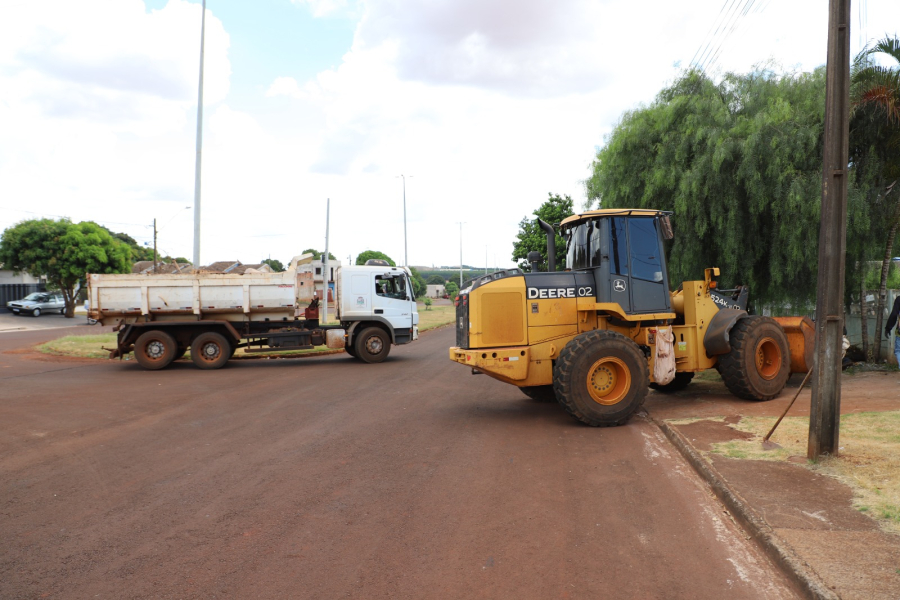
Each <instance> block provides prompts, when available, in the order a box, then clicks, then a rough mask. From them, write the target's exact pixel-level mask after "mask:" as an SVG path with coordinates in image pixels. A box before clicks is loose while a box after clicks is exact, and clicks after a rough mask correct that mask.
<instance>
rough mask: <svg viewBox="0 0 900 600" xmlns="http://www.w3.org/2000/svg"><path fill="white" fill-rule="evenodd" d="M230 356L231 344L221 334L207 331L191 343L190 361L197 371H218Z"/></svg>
mask: <svg viewBox="0 0 900 600" xmlns="http://www.w3.org/2000/svg"><path fill="white" fill-rule="evenodd" d="M231 354H232V349H231V343H230V342H229V341H228V339H227V338H226V337H225V336H224V335H222V334H221V333H216V332H214V331H207V332H206V333H201V334H200V335H198V336H197V337H195V338H194V341H192V342H191V360H192V361H194V365H195V366H196V367H197V368H198V369H220V368H222V367H224V366H225V363H227V362H228V359H229V358H231Z"/></svg>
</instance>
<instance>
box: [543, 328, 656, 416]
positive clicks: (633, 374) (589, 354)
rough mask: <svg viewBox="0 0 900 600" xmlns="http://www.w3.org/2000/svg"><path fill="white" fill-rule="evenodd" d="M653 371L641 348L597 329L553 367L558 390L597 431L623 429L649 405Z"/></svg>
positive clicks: (572, 345) (567, 348) (575, 340)
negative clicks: (648, 392)
mask: <svg viewBox="0 0 900 600" xmlns="http://www.w3.org/2000/svg"><path fill="white" fill-rule="evenodd" d="M649 380H650V371H649V368H648V367H647V359H646V357H645V356H644V353H643V352H641V350H640V348H638V346H637V344H635V343H634V341H632V340H631V339H629V338H627V337H625V336H624V335H622V334H620V333H616V332H613V331H607V330H602V329H598V330H594V331H588V332H586V333H582V334H581V335H578V336H576V337H575V338H573V339H572V340H571V341H570V342H569V343H568V344H566V346H565V347H564V348H563V349H562V351H561V352H560V353H559V359H557V361H556V364H555V365H554V367H553V389H554V390H555V392H556V398H557V399H558V401H559V403H560V404H562V406H563V408H565V409H566V411H567V412H568V413H569V414H570V415H572V416H573V417H575V418H576V419H577V420H579V421H581V422H582V423H584V424H586V425H590V426H591V427H615V426H616V425H622V424H623V423H625V422H626V421H628V419H629V418H630V417H631V415H633V414H634V413H635V412H637V410H638V409H639V408H640V407H641V405H642V404H643V403H644V399H645V398H646V397H647V390H648V389H649V387H648V383H649Z"/></svg>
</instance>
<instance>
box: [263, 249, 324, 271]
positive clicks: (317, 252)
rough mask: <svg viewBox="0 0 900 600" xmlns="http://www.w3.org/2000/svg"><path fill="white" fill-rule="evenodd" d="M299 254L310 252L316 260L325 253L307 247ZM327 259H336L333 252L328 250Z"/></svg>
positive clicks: (320, 258)
mask: <svg viewBox="0 0 900 600" xmlns="http://www.w3.org/2000/svg"><path fill="white" fill-rule="evenodd" d="M300 254H312V255H313V256H314V257H315V259H316V260H322V255H323V254H325V253H324V252H322V251H320V250H315V249H313V248H307V249H306V250H304V251H303V252H301V253H300ZM328 260H337V259H336V258H335V257H334V254H332V253H331V252H329V253H328ZM263 262H265V261H263ZM282 270H283V269H282Z"/></svg>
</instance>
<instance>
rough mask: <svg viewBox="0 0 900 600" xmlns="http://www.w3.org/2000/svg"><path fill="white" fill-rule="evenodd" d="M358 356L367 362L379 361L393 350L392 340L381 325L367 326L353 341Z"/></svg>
mask: <svg viewBox="0 0 900 600" xmlns="http://www.w3.org/2000/svg"><path fill="white" fill-rule="evenodd" d="M353 345H354V346H355V348H354V350H356V357H357V358H359V359H360V360H362V361H364V362H367V363H379V362H381V361H383V360H384V359H385V358H387V355H388V353H389V352H390V351H391V340H390V338H388V334H387V333H385V332H384V330H383V329H381V328H380V327H367V328H366V329H363V330H362V332H361V333H360V334H359V335H357V336H356V340H355V341H354V342H353Z"/></svg>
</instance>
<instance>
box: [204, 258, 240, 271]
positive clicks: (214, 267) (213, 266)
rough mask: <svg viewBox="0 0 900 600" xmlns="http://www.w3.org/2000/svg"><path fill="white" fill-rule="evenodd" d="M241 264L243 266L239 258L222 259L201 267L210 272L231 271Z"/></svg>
mask: <svg viewBox="0 0 900 600" xmlns="http://www.w3.org/2000/svg"><path fill="white" fill-rule="evenodd" d="M239 266H241V261H239V260H220V261H218V262H214V263H210V264H208V265H206V266H205V267H200V270H201V271H207V272H210V273H231V272H232V271H233V270H234V269H235V268H236V267H239Z"/></svg>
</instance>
